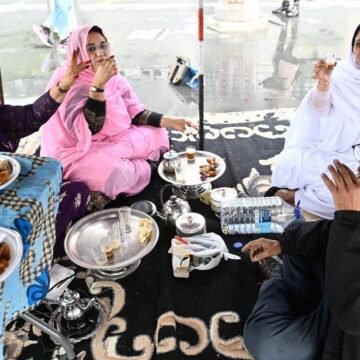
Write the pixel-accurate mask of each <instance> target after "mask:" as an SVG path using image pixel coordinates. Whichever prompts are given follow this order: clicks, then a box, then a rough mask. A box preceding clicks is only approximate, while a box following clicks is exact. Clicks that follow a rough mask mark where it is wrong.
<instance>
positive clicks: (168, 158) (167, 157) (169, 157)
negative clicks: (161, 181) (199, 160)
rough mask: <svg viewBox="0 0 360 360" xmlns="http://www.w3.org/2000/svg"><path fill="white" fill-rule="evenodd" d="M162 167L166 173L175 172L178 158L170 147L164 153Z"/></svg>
mask: <svg viewBox="0 0 360 360" xmlns="http://www.w3.org/2000/svg"><path fill="white" fill-rule="evenodd" d="M163 156H164V160H163V167H164V171H165V172H166V173H168V174H171V175H172V174H175V169H176V168H178V167H179V166H180V164H181V163H180V159H179V156H178V153H177V152H176V151H175V150H174V149H173V148H171V150H170V151H168V152H166V153H164V155H163Z"/></svg>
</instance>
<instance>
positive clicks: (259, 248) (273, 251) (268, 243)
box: [241, 238, 281, 262]
mask: <svg viewBox="0 0 360 360" xmlns="http://www.w3.org/2000/svg"><path fill="white" fill-rule="evenodd" d="M241 251H242V252H248V251H250V259H251V261H252V262H256V261H261V260H265V259H266V258H268V257H270V256H275V255H280V254H281V244H280V242H279V241H277V240H270V239H265V238H260V239H257V240H253V241H250V242H248V243H247V244H246V245H245V246H244V247H243V248H242V250H241Z"/></svg>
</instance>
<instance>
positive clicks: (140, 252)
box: [64, 209, 159, 270]
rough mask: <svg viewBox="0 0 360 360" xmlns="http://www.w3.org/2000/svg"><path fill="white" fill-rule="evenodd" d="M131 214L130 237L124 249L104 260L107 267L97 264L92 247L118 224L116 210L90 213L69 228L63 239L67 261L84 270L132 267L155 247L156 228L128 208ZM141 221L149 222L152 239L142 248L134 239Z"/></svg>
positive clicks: (157, 233) (143, 216)
mask: <svg viewBox="0 0 360 360" xmlns="http://www.w3.org/2000/svg"><path fill="white" fill-rule="evenodd" d="M131 215H132V219H131V222H132V228H133V230H132V233H133V235H134V236H133V237H132V240H131V241H129V243H128V247H127V249H123V250H122V251H120V250H118V251H116V252H115V255H114V256H113V257H112V258H111V259H108V264H106V265H101V266H99V265H97V264H96V262H95V260H94V257H93V254H92V248H93V246H94V244H95V243H96V242H98V241H99V240H100V239H101V238H103V237H104V236H106V235H107V234H108V232H109V231H110V230H111V228H112V225H113V224H114V223H115V222H116V221H118V209H107V210H102V211H99V212H96V213H93V214H90V215H88V216H86V217H84V218H82V219H81V220H79V221H78V222H77V223H76V224H75V225H73V226H72V227H71V229H70V230H69V232H68V233H67V235H66V238H65V243H64V246H65V252H66V254H67V255H68V257H69V258H70V260H71V261H73V262H74V263H75V264H77V265H79V266H81V267H83V268H85V269H94V270H116V269H122V268H125V267H127V266H129V265H132V264H134V263H135V262H137V261H139V260H140V259H142V258H143V257H144V256H146V255H147V254H149V253H150V251H151V250H152V249H153V248H154V247H155V245H156V243H157V241H158V239H159V228H158V226H157V224H156V222H155V221H154V219H153V218H152V217H150V216H149V215H147V214H145V213H143V212H142V211H138V210H134V209H131ZM143 218H145V219H149V220H151V222H152V237H151V239H150V241H148V242H147V244H145V245H142V244H141V243H140V241H139V240H138V239H137V233H138V223H139V221H140V219H143Z"/></svg>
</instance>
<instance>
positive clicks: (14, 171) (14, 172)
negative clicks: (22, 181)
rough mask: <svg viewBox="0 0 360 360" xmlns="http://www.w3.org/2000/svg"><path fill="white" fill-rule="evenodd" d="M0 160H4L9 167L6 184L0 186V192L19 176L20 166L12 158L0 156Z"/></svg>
mask: <svg viewBox="0 0 360 360" xmlns="http://www.w3.org/2000/svg"><path fill="white" fill-rule="evenodd" d="M0 160H6V161H7V162H8V164H9V167H10V176H9V179H8V181H7V182H6V183H4V184H2V185H0V190H2V189H5V188H6V187H8V186H9V185H10V184H11V183H12V182H13V181H15V180H16V178H17V177H18V176H19V174H20V170H21V166H20V163H19V162H18V161H17V160H16V159H15V158H13V157H11V156H7V155H1V154H0Z"/></svg>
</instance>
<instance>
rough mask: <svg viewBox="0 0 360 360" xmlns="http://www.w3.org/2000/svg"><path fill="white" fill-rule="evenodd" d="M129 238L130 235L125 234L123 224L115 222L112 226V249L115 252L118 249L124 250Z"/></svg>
mask: <svg viewBox="0 0 360 360" xmlns="http://www.w3.org/2000/svg"><path fill="white" fill-rule="evenodd" d="M130 236H131V233H127V232H126V230H125V224H124V223H123V222H120V221H117V222H115V223H114V224H113V225H112V231H111V237H112V243H113V248H114V249H115V250H118V249H120V248H124V249H126V248H127V245H128V240H129V238H130Z"/></svg>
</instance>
